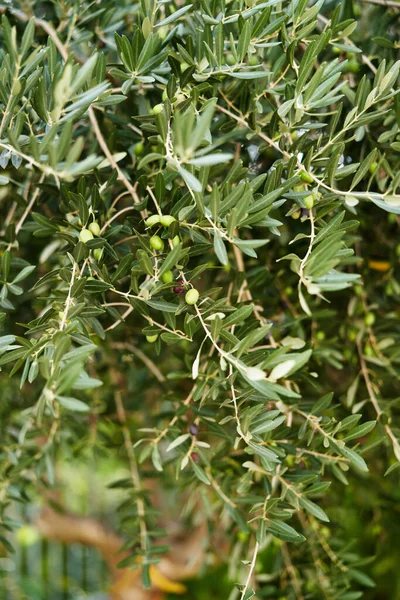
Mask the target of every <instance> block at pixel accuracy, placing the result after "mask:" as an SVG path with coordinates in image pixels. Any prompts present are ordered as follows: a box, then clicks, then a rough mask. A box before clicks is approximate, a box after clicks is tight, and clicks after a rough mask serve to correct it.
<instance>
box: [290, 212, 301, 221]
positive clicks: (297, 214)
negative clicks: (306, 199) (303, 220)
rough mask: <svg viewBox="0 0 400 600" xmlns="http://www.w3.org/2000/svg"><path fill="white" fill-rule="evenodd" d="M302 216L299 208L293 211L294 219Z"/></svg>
mask: <svg viewBox="0 0 400 600" xmlns="http://www.w3.org/2000/svg"><path fill="white" fill-rule="evenodd" d="M300 217H301V212H300V211H299V210H296V211H295V212H294V213H292V219H300Z"/></svg>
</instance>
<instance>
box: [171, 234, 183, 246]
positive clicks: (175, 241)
mask: <svg viewBox="0 0 400 600" xmlns="http://www.w3.org/2000/svg"><path fill="white" fill-rule="evenodd" d="M180 242H181V238H180V237H179V235H176V236H175V237H173V238H172V245H173V247H174V248H176V247H177V245H178V244H180Z"/></svg>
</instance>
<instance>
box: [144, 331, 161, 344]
mask: <svg viewBox="0 0 400 600" xmlns="http://www.w3.org/2000/svg"><path fill="white" fill-rule="evenodd" d="M146 340H147V341H148V342H149V344H154V342H156V341H157V340H158V333H156V334H155V335H146Z"/></svg>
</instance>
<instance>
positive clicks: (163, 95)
mask: <svg viewBox="0 0 400 600" xmlns="http://www.w3.org/2000/svg"><path fill="white" fill-rule="evenodd" d="M161 97H162V99H163V101H164V102H165V100H167V99H168V92H167V90H166V89H165V90H164V91H163V93H162V96H161Z"/></svg>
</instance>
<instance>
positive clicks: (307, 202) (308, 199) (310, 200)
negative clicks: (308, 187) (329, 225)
mask: <svg viewBox="0 0 400 600" xmlns="http://www.w3.org/2000/svg"><path fill="white" fill-rule="evenodd" d="M303 202H304V206H305V207H306V208H308V209H310V210H311V208H312V207H313V206H314V196H313V195H312V194H310V195H309V196H306V197H305V198H303Z"/></svg>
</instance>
